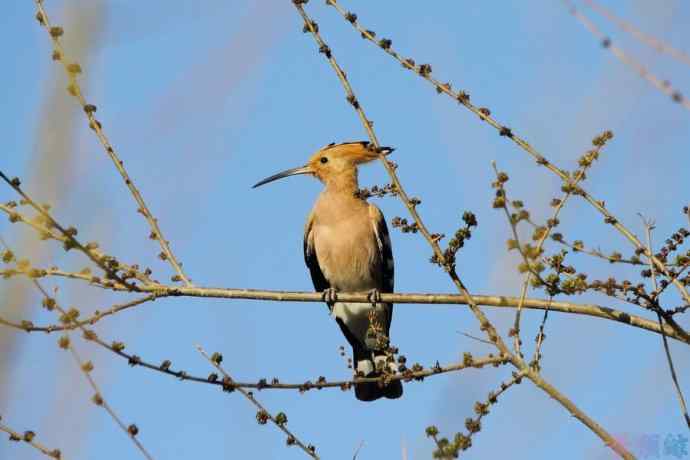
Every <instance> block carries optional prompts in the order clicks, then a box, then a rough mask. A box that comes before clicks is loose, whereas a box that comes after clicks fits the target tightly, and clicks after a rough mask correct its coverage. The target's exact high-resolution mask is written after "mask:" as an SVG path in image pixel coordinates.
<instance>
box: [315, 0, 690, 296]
mask: <svg viewBox="0 0 690 460" xmlns="http://www.w3.org/2000/svg"><path fill="white" fill-rule="evenodd" d="M326 3H327V4H328V5H331V6H333V7H334V8H335V9H336V10H337V11H338V13H340V15H341V16H342V17H343V18H344V19H345V20H346V21H347V22H349V23H350V24H352V27H354V28H355V30H357V31H358V32H359V33H360V34H361V36H362V38H364V39H365V40H367V41H369V42H371V43H373V44H374V45H376V46H377V47H379V48H380V49H381V50H383V51H384V52H385V53H386V54H388V55H389V56H391V57H393V58H394V59H395V60H397V61H398V62H400V63H401V64H402V66H403V68H404V69H407V70H410V71H412V72H414V73H415V74H416V75H419V76H420V77H421V78H423V79H424V80H426V81H427V82H429V83H431V84H432V85H433V86H434V88H435V89H436V91H437V92H438V93H439V94H446V95H447V96H450V97H451V98H452V99H454V100H456V101H457V102H459V103H460V104H461V105H462V106H463V107H465V108H467V109H468V110H470V111H471V112H472V113H474V114H475V115H477V116H478V117H479V119H480V120H482V121H484V122H486V123H487V124H488V125H489V126H491V127H492V128H494V129H495V130H496V131H498V133H499V134H500V135H501V136H502V137H506V138H508V139H510V140H511V141H513V142H514V143H515V144H516V145H517V146H518V147H520V148H521V149H522V150H524V151H525V152H526V153H527V154H529V155H530V156H531V157H532V158H533V159H534V160H535V161H536V162H537V164H538V165H540V166H543V167H545V168H546V169H548V170H549V171H551V172H552V173H554V174H556V175H557V176H558V177H559V178H560V179H561V180H562V181H563V182H565V183H566V184H567V183H569V182H570V176H569V175H568V173H567V172H565V171H563V170H562V169H560V168H559V167H558V166H556V165H555V164H554V163H552V162H550V161H549V160H548V159H546V157H545V156H544V155H542V154H541V153H539V152H538V151H537V150H536V149H535V148H534V147H532V146H531V145H530V144H529V143H528V142H527V141H526V140H524V139H522V138H521V137H520V136H518V135H517V134H515V133H514V132H513V130H512V129H511V128H509V127H508V126H504V125H502V124H501V123H499V122H498V121H496V119H494V118H492V116H491V111H490V110H489V109H487V108H485V107H479V106H476V105H474V104H472V103H471V102H470V95H469V94H468V93H467V92H465V91H462V90H459V91H454V90H453V89H452V87H451V84H450V83H442V82H440V81H439V80H437V79H436V78H434V77H433V76H432V75H431V65H429V64H422V65H419V66H418V65H416V64H415V61H414V60H413V59H409V58H404V57H402V56H401V55H400V54H399V53H397V52H396V51H395V50H394V49H393V48H392V46H391V45H392V42H391V40H389V39H381V40H378V41H377V40H376V38H375V37H376V34H375V33H374V32H373V31H371V30H368V29H365V28H364V27H362V26H361V25H360V24H359V22H358V21H357V15H356V14H354V13H351V12H347V11H345V10H344V9H343V8H342V7H341V6H340V5H339V4H338V2H337V1H336V0H327V2H326ZM576 194H577V195H580V196H581V197H582V198H584V199H585V200H586V201H587V202H588V203H589V204H590V205H592V206H593V207H594V208H595V209H596V210H597V211H599V213H600V214H602V215H603V216H604V222H606V223H607V224H610V225H612V226H613V227H614V228H615V229H616V230H617V231H618V232H619V233H621V234H622V235H623V236H624V237H625V238H626V239H627V240H628V241H629V242H630V243H631V244H632V245H633V246H635V248H636V249H640V250H642V251H644V252H643V254H644V255H645V256H647V257H648V258H650V259H651V260H652V261H653V262H654V265H656V267H657V268H658V269H659V270H660V271H661V272H663V273H664V275H666V276H667V277H668V278H669V279H671V280H672V282H673V284H674V285H675V286H676V288H677V289H678V291H679V292H680V293H681V295H682V296H683V299H685V301H686V303H690V294H689V293H688V291H687V289H686V288H685V286H684V285H683V284H682V283H681V282H679V281H678V280H675V279H672V277H671V276H670V274H669V272H668V269H667V268H666V266H665V265H664V263H663V262H662V261H660V260H659V259H658V258H657V257H655V256H654V254H653V253H650V252H648V251H647V249H646V247H645V246H644V245H643V244H642V243H641V242H640V240H639V238H637V237H636V236H635V235H634V234H633V233H632V232H631V231H630V230H628V229H627V228H626V227H625V226H624V225H622V224H621V223H620V221H619V220H618V219H617V218H616V217H614V216H613V215H612V214H611V213H610V212H609V211H608V210H607V209H606V207H605V205H604V202H603V201H601V200H597V199H596V198H594V197H593V196H592V195H590V194H589V193H588V192H587V191H586V190H585V189H583V188H581V187H578V188H577V191H576ZM688 217H689V218H690V214H688Z"/></svg>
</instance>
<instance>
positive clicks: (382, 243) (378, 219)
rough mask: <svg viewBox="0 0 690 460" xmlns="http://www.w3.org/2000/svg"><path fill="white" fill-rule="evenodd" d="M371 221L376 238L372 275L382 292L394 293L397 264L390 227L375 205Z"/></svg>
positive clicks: (370, 213)
mask: <svg viewBox="0 0 690 460" xmlns="http://www.w3.org/2000/svg"><path fill="white" fill-rule="evenodd" d="M369 220H370V222H371V225H372V228H373V229H374V235H375V236H376V245H377V251H376V257H374V261H373V266H372V270H371V271H372V274H373V275H374V277H375V278H376V284H377V286H378V287H379V290H380V291H381V292H393V289H394V287H395V283H394V281H395V264H394V262H393V248H392V247H391V239H390V236H389V235H388V226H387V225H386V219H385V217H383V213H382V212H381V210H380V209H379V208H377V207H376V206H374V205H373V204H369Z"/></svg>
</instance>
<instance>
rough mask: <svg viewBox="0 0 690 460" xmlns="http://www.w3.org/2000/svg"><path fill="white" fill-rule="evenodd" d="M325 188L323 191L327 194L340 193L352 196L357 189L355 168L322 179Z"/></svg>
mask: <svg viewBox="0 0 690 460" xmlns="http://www.w3.org/2000/svg"><path fill="white" fill-rule="evenodd" d="M324 184H325V185H326V188H325V190H324V193H325V194H327V195H333V196H335V195H341V196H349V197H354V196H355V193H356V192H357V190H359V182H358V181H357V170H356V169H355V168H353V169H351V170H347V171H343V172H340V173H339V174H335V175H333V176H332V177H329V178H328V179H327V180H326V181H324Z"/></svg>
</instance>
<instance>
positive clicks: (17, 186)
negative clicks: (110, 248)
mask: <svg viewBox="0 0 690 460" xmlns="http://www.w3.org/2000/svg"><path fill="white" fill-rule="evenodd" d="M0 179H2V180H3V181H5V182H6V183H7V185H9V186H10V187H12V189H13V190H14V191H15V192H17V193H18V194H19V195H20V196H21V197H22V199H23V200H24V201H25V202H26V203H27V204H29V206H31V207H32V208H33V209H34V210H35V211H36V212H37V213H38V214H39V215H40V216H41V217H42V218H43V219H45V221H46V222H47V226H48V227H53V228H56V229H57V230H58V231H59V232H60V234H61V235H62V237H63V238H64V247H65V250H69V249H71V248H77V249H79V251H81V252H82V253H84V254H85V255H86V256H87V257H88V258H89V259H90V260H91V261H92V262H93V263H95V264H96V265H98V266H99V267H100V268H101V269H102V270H103V271H104V272H106V274H107V275H108V276H109V277H110V278H113V279H115V280H117V281H118V282H119V283H121V284H123V285H126V286H128V287H129V288H130V290H133V291H134V290H136V286H135V285H133V284H131V283H128V282H127V281H126V280H125V279H124V278H122V276H121V275H119V274H118V273H117V270H118V269H119V267H116V268H115V269H113V268H111V267H109V266H108V264H107V261H105V260H104V259H103V258H102V257H98V255H97V254H96V252H95V251H94V248H92V247H90V246H89V245H84V244H82V243H81V242H80V241H79V240H77V238H76V235H77V229H76V228H74V227H70V228H65V227H63V226H62V225H61V224H60V223H59V222H58V221H57V220H55V219H54V218H53V216H52V215H51V214H50V212H48V210H47V209H45V207H44V206H40V205H39V204H38V203H36V202H35V201H34V200H33V199H32V198H31V197H30V196H29V195H27V194H26V193H25V192H24V190H22V188H21V183H20V181H19V179H17V178H14V179H10V178H9V177H7V176H6V175H5V173H3V172H2V171H0ZM10 216H11V217H12V215H10Z"/></svg>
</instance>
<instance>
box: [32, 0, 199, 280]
mask: <svg viewBox="0 0 690 460" xmlns="http://www.w3.org/2000/svg"><path fill="white" fill-rule="evenodd" d="M34 1H35V3H36V10H37V13H36V19H37V20H38V22H39V24H41V26H43V28H44V29H45V30H46V32H48V35H49V36H50V39H51V41H52V43H53V59H54V60H56V61H59V62H60V63H61V64H62V66H63V68H64V69H65V73H66V74H67V77H68V78H69V81H70V85H69V87H68V91H69V92H70V94H72V95H73V96H74V97H75V98H76V99H77V100H78V101H79V105H81V107H82V108H83V109H84V113H85V114H86V117H87V119H88V121H89V127H90V128H91V129H92V130H93V131H94V132H95V133H96V136H97V137H98V140H99V141H100V143H101V145H102V146H103V148H104V149H105V152H106V153H107V154H108V156H109V157H110V159H111V160H112V162H113V164H114V165H115V168H117V171H118V172H119V173H120V176H121V177H122V180H123V181H124V182H125V185H126V186H127V188H128V189H129V191H130V193H131V194H132V197H134V201H136V203H137V206H138V207H139V208H138V209H137V211H138V212H139V213H141V214H142V215H143V216H144V218H145V219H146V221H147V222H148V224H149V226H150V227H151V238H152V239H155V240H158V243H159V244H160V247H161V249H162V253H161V255H160V257H161V258H162V259H164V260H168V261H169V262H170V265H172V267H173V268H174V269H175V271H176V272H177V275H175V276H174V277H173V280H174V281H184V283H185V285H187V286H191V285H192V283H191V280H190V279H189V278H188V277H187V275H185V273H184V271H183V270H182V264H181V263H180V262H179V261H178V260H177V258H176V257H175V254H173V252H172V250H171V249H170V243H169V242H168V241H167V240H166V239H165V237H164V236H163V232H162V231H161V229H160V227H159V225H158V219H156V218H155V217H154V216H153V214H152V213H151V211H149V208H148V206H147V205H146V202H144V197H143V196H142V195H141V193H140V192H139V189H137V187H136V186H135V185H134V182H133V181H132V179H131V178H130V176H129V174H128V173H127V171H126V170H125V167H124V163H123V161H122V160H121V159H120V158H119V157H118V156H117V154H116V153H115V149H114V148H113V146H112V144H111V143H110V141H109V140H108V138H107V137H106V135H105V132H104V131H103V127H102V125H101V122H100V121H98V120H97V119H96V116H95V115H94V114H95V112H96V106H95V105H93V104H89V103H87V102H86V99H85V97H84V94H83V92H82V90H81V87H80V86H79V83H78V81H77V75H79V74H80V73H81V67H80V66H79V64H78V63H76V62H75V63H68V62H67V61H66V60H65V53H64V50H63V48H62V44H61V42H60V37H61V36H62V34H63V33H64V31H63V29H62V28H61V27H57V26H52V25H51V23H50V19H49V18H48V14H47V13H46V10H45V8H44V7H43V0H34Z"/></svg>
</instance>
